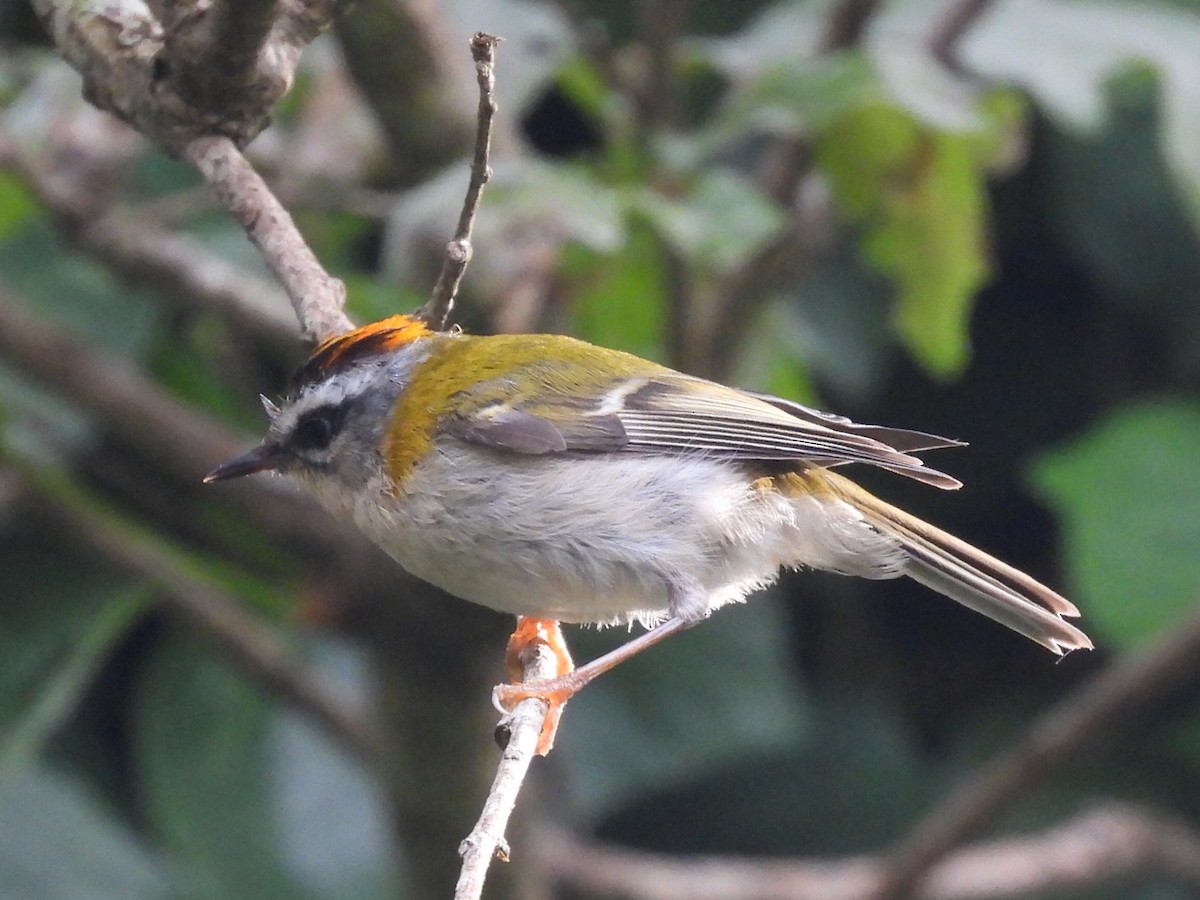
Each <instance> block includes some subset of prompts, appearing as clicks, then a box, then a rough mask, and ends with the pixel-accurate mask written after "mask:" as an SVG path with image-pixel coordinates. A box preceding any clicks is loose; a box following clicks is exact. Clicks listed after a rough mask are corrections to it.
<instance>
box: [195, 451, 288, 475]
mask: <svg viewBox="0 0 1200 900" xmlns="http://www.w3.org/2000/svg"><path fill="white" fill-rule="evenodd" d="M286 458H287V453H286V452H284V450H283V448H282V447H280V446H279V445H278V444H259V445H258V446H257V447H255V448H254V449H253V450H251V451H249V452H248V453H243V454H242V455H241V456H237V457H234V458H233V459H231V460H229V462H223V463H221V465H219V466H217V467H216V468H215V469H213V470H212V471H211V472H209V473H208V474H207V475H205V476H204V483H205V484H212V483H213V482H214V481H227V480H228V479H230V478H241V477H242V476H243V475H253V474H254V473H255V472H269V471H271V470H272V469H278V468H279V467H280V466H281V465H282V464H283V462H284V460H285V459H286Z"/></svg>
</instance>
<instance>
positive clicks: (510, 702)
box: [493, 616, 696, 756]
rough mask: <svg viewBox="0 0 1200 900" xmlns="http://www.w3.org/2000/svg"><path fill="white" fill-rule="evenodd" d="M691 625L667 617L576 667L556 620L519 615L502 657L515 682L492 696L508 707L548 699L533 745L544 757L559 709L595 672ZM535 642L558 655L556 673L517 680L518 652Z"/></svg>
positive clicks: (518, 671)
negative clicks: (533, 679)
mask: <svg viewBox="0 0 1200 900" xmlns="http://www.w3.org/2000/svg"><path fill="white" fill-rule="evenodd" d="M694 624H696V622H693V621H686V620H684V619H677V618H670V619H667V621H665V622H663V623H662V624H661V625H659V626H658V627H656V628H654V629H652V630H650V631H647V632H646V633H645V634H643V635H640V636H638V637H636V638H634V639H633V640H632V641H627V642H626V643H624V644H622V645H621V646H620V647H617V648H616V649H615V650H611V651H609V652H608V653H605V654H604V655H603V656H600V657H597V658H596V659H594V660H592V661H591V662H590V663H587V664H586V665H584V666H581V667H580V668H578V669H576V668H575V666H574V663H572V662H571V655H570V653H568V652H567V645H566V642H565V641H564V640H563V636H562V631H561V630H560V629H559V627H558V622H556V621H554V620H553V619H535V618H531V617H528V616H525V617H522V618H520V619H518V621H517V630H516V631H514V632H513V635H512V637H511V638H509V640H508V652H507V654H506V656H505V661H506V662H507V664H508V671H509V673H510V674H511V676H512V678H513V681H514V682H516V683H514V684H500V685H497V686H496V690H495V692H494V693H493V697H494V698H495V701H496V703H497V704H498V705H499V706H500V707H501V708H503V709H512V708H513V706H515V705H516V704H517V703H520V702H521V701H522V700H527V699H528V698H530V697H539V698H541V699H543V700H546V701H548V702H549V704H550V711H549V712H548V713H547V714H546V724H545V725H544V726H543V727H542V733H541V736H540V737H539V738H538V746H537V752H538V755H540V756H545V755H546V754H547V753H549V752H550V749H551V748H552V747H553V746H554V736H555V734H556V733H557V731H558V722H559V719H561V718H562V710H563V707H564V706H566V705H567V701H568V700H570V699H571V698H572V697H574V696H575V695H576V694H577V693H579V691H581V690H582V689H583V688H584V687H586V686H587V685H588V684H590V683H591V682H592V681H593V680H594V679H595V678H596V677H597V676H598V675H603V674H604V673H605V672H607V671H608V670H609V669H612V668H615V667H616V666H618V665H620V664H621V663H623V662H625V660H627V659H629V658H631V657H633V656H636V655H637V654H639V653H641V652H642V651H643V650H645V649H647V648H649V647H653V646H654V645H655V644H657V643H658V642H659V641H661V640H663V639H664V638H667V637H670V636H671V635H673V634H675V633H676V632H679V631H683V630H684V629H686V628H690V627H691V626H692V625H694ZM539 642H540V643H544V644H546V645H547V646H548V647H549V648H550V649H551V650H552V651H553V652H554V655H555V656H556V657H557V658H558V668H557V671H556V676H555V677H554V678H551V679H549V680H547V681H519V680H518V679H519V678H520V677H521V665H520V659H521V654H522V653H524V651H525V650H526V649H527V648H529V647H530V646H532V645H534V644H536V643H539Z"/></svg>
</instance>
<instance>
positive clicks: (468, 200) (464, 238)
mask: <svg viewBox="0 0 1200 900" xmlns="http://www.w3.org/2000/svg"><path fill="white" fill-rule="evenodd" d="M498 43H500V38H498V37H494V36H493V35H490V34H484V33H483V32H482V31H480V32H477V33H476V34H475V35H474V36H472V38H471V58H472V59H473V60H474V61H475V78H476V80H477V81H478V82H479V106H478V107H477V109H476V113H475V122H476V128H475V151H474V153H473V154H472V157H471V179H470V181H469V182H468V184H467V195H466V197H465V198H464V199H463V206H462V212H461V213H459V216H458V226H457V227H456V228H455V230H454V239H453V240H451V241H450V243H449V244H447V245H446V256H445V258H444V259H443V260H442V270H441V272H440V273H439V274H438V279H437V284H435V285H434V287H433V291H432V292H431V293H430V295H429V300H427V301H426V302H425V303H424V305H422V306H421V308H420V309H418V310H417V311H416V313H415V315H416V317H417V318H418V319H420V320H421V321H423V322H425V323H426V324H427V325H429V326H430V327H431V328H434V329H436V330H439V331H440V330H443V329H444V328H445V327H446V326H447V325H448V324H449V322H450V313H451V312H452V311H453V310H454V300H455V298H456V297H457V296H458V288H459V286H460V285H461V284H462V279H463V274H464V273H465V272H466V269H467V263H468V262H470V259H471V231H472V229H473V228H474V226H475V214H476V212H478V210H479V200H480V197H481V196H482V195H483V186H484V185H485V184H487V183H488V180H489V179H490V178H491V175H492V170H491V168H490V167H489V166H488V155H489V154H490V153H491V146H492V120H493V119H494V118H495V116H496V96H495V91H496V77H495V63H496V45H497V44H498Z"/></svg>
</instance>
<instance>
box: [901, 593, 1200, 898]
mask: <svg viewBox="0 0 1200 900" xmlns="http://www.w3.org/2000/svg"><path fill="white" fill-rule="evenodd" d="M1197 660H1200V615H1193V617H1192V618H1191V619H1190V620H1188V621H1187V622H1185V623H1183V624H1182V625H1181V626H1180V627H1178V628H1175V629H1172V630H1171V631H1170V633H1168V634H1167V635H1165V636H1164V637H1162V638H1160V639H1159V640H1157V641H1154V642H1152V643H1150V644H1147V645H1145V646H1143V647H1141V648H1140V649H1138V650H1135V651H1133V652H1132V653H1130V654H1128V655H1127V656H1123V657H1121V658H1120V659H1119V660H1118V661H1117V662H1116V664H1114V665H1113V666H1112V667H1111V668H1109V669H1107V670H1105V671H1103V672H1101V673H1100V674H1099V675H1097V676H1096V677H1095V678H1093V679H1092V680H1091V681H1090V682H1088V683H1087V684H1086V685H1084V687H1083V688H1082V689H1081V690H1079V691H1076V692H1074V693H1072V694H1071V695H1069V696H1067V697H1066V698H1064V699H1063V700H1062V701H1060V702H1059V703H1058V704H1056V705H1055V706H1054V707H1052V708H1051V709H1050V710H1049V711H1048V712H1046V713H1044V714H1043V715H1042V716H1041V717H1040V718H1039V719H1037V721H1035V722H1034V723H1033V725H1032V727H1030V729H1029V730H1028V731H1027V732H1026V733H1025V735H1024V737H1022V738H1021V739H1019V740H1018V741H1016V742H1015V743H1013V744H1012V745H1011V746H1009V747H1007V748H1006V749H1004V750H1003V751H1001V752H1000V753H999V754H998V755H997V756H996V757H995V758H993V759H992V760H991V762H989V763H987V764H986V765H985V766H984V767H983V768H982V769H981V770H980V771H979V772H977V773H976V774H975V776H974V777H972V778H971V779H970V780H968V781H967V782H966V783H965V784H963V785H961V786H960V787H959V788H958V789H957V790H955V791H954V792H952V793H951V794H950V796H948V797H947V798H946V799H945V800H944V801H942V802H941V803H940V804H939V805H938V806H937V807H935V808H934V809H933V810H932V811H931V812H930V813H929V814H928V815H926V816H925V818H924V819H923V820H922V821H920V822H918V823H917V825H916V826H915V827H914V828H913V829H912V830H911V831H910V832H909V833H908V835H907V836H905V837H904V838H903V839H902V840H901V841H900V842H899V843H898V844H897V845H896V846H895V848H894V849H893V850H892V852H891V854H890V861H889V862H888V864H887V870H886V878H885V880H884V883H883V885H882V888H881V889H880V891H879V893H878V897H880V898H883V897H888V898H891V897H901V896H904V895H905V894H906V893H907V892H909V891H910V890H911V889H912V888H913V886H914V885H916V884H918V883H919V882H920V881H921V880H922V879H923V878H924V876H925V875H926V873H927V872H928V871H929V869H930V868H931V867H932V866H933V865H934V864H935V863H936V862H937V861H938V860H940V859H942V858H943V857H944V856H946V855H947V854H948V853H950V852H951V851H952V850H953V849H954V848H955V847H957V846H958V845H959V844H961V843H962V842H963V841H965V840H968V839H969V838H970V837H971V836H972V835H974V834H975V833H977V832H978V831H979V830H980V829H981V828H982V827H983V826H984V825H986V824H987V823H988V822H990V821H992V820H994V819H995V817H996V816H997V815H998V814H999V813H1000V812H1001V811H1002V810H1003V809H1005V808H1006V807H1008V806H1009V805H1010V804H1011V803H1013V802H1014V801H1015V800H1017V799H1018V798H1020V797H1023V796H1026V795H1027V793H1028V791H1029V790H1030V788H1031V787H1033V786H1034V785H1036V784H1038V783H1039V782H1042V781H1045V780H1046V779H1047V778H1049V777H1050V776H1051V775H1052V774H1053V773H1054V772H1056V771H1057V770H1058V769H1059V768H1061V767H1062V766H1064V765H1066V764H1067V763H1069V762H1071V760H1072V759H1074V756H1075V754H1076V752H1078V751H1080V750H1082V749H1083V748H1085V747H1087V746H1088V745H1089V744H1091V743H1093V742H1094V741H1095V740H1096V738H1097V737H1098V736H1099V735H1101V734H1103V733H1105V732H1108V731H1113V730H1117V729H1119V728H1120V725H1121V723H1122V722H1123V721H1125V720H1126V719H1127V718H1128V717H1129V716H1131V715H1133V714H1135V713H1136V712H1137V711H1138V710H1139V709H1143V708H1145V707H1146V706H1147V705H1148V704H1150V703H1152V702H1153V701H1154V700H1155V699H1156V698H1158V697H1161V696H1163V695H1164V694H1165V693H1167V692H1168V691H1170V690H1171V688H1172V687H1173V686H1176V685H1178V684H1180V683H1181V682H1183V681H1184V680H1185V679H1186V678H1188V677H1192V676H1194V675H1195V673H1196V669H1197Z"/></svg>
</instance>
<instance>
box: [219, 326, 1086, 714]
mask: <svg viewBox="0 0 1200 900" xmlns="http://www.w3.org/2000/svg"><path fill="white" fill-rule="evenodd" d="M266 405H267V409H268V413H269V415H270V419H271V422H270V429H269V432H268V435H267V437H266V439H265V440H264V441H263V443H261V444H260V445H259V446H258V447H256V448H255V449H253V450H251V451H250V452H248V453H246V454H245V455H243V456H240V457H238V458H236V459H233V460H231V461H229V462H227V463H225V464H223V465H220V466H218V467H217V468H216V469H214V470H213V471H212V472H211V473H210V474H209V475H208V476H207V477H206V479H205V480H206V481H219V480H222V479H227V478H235V477H238V476H242V475H249V474H251V473H254V472H263V471H268V470H271V471H277V472H282V473H284V474H287V475H291V476H293V477H295V478H296V479H297V480H298V481H299V482H300V483H301V484H302V485H304V487H306V488H307V489H308V490H309V491H311V492H312V493H313V494H314V495H315V496H316V497H317V499H318V500H319V501H320V502H321V503H322V504H323V505H324V506H326V507H327V508H328V509H330V510H331V511H333V512H334V513H336V514H340V515H343V516H346V517H348V518H350V519H351V520H353V521H354V522H355V523H356V524H357V525H358V527H359V528H361V529H362V530H363V531H364V532H366V534H367V535H368V536H369V537H370V538H371V539H372V540H373V541H374V542H375V543H377V544H378V545H379V546H380V547H381V548H383V550H384V551H386V552H387V553H388V554H389V555H390V556H392V557H393V558H394V559H395V560H396V561H397V562H399V563H400V565H402V566H403V567H404V568H405V569H407V570H408V571H409V572H411V573H412V574H413V575H416V576H418V577H420V578H423V579H424V580H426V581H428V582H431V583H432V584H434V585H437V586H438V587H440V588H443V589H444V590H446V591H448V592H449V593H451V594H454V595H457V596H459V597H462V598H463V599H466V600H470V601H472V602H475V603H480V604H483V605H484V606H489V607H491V608H493V609H497V610H501V611H503V612H508V613H514V614H516V615H518V616H524V617H532V618H533V619H534V620H558V621H562V622H574V623H610V624H612V623H628V622H636V623H641V624H643V625H645V626H653V625H658V628H657V629H655V630H654V631H651V632H650V633H649V634H647V635H643V636H642V637H641V638H639V639H637V640H635V641H632V642H630V644H628V645H626V646H627V647H629V648H631V649H630V650H627V651H617V652H615V653H614V654H610V656H609V657H604V658H602V659H601V660H598V661H596V663H593V664H592V665H589V666H584V667H583V668H581V669H579V670H577V671H575V672H574V673H573V674H567V673H566V667H565V666H564V669H563V673H562V677H560V678H559V679H556V680H555V681H553V682H548V683H545V684H543V685H542V687H543V688H544V689H545V690H539V691H537V692H536V693H537V694H538V695H542V696H551V695H552V694H553V695H554V697H555V698H556V699H560V700H561V699H564V698H565V697H566V696H569V694H570V693H573V692H574V690H577V689H578V687H580V686H582V684H583V683H586V681H588V680H590V678H592V677H594V676H595V675H596V674H598V673H599V672H600V671H603V670H604V669H606V668H610V667H611V666H612V665H614V664H615V663H616V662H618V661H620V659H623V658H626V657H627V656H628V655H631V654H632V652H636V651H637V650H638V649H641V648H642V647H644V646H647V645H649V644H650V643H654V642H655V641H657V640H658V639H660V638H661V637H663V636H665V635H666V634H669V633H671V632H673V631H678V630H680V629H682V628H685V627H687V626H689V625H691V624H694V623H696V622H698V621H700V620H702V619H704V618H705V617H706V616H708V615H709V614H710V613H712V612H713V611H714V610H716V609H719V608H720V607H722V606H724V605H725V604H727V603H733V602H736V601H740V600H742V599H743V598H745V597H746V595H748V594H749V593H751V592H752V591H754V590H756V589H757V588H760V587H763V586H764V585H767V584H769V583H771V582H772V581H774V580H775V579H776V577H777V576H778V574H779V571H780V569H781V568H802V567H811V568H814V569H825V570H828V571H831V572H838V573H842V574H845V575H858V576H861V577H864V578H896V577H898V576H900V575H907V576H909V577H910V578H913V579H915V580H916V581H919V582H921V583H922V584H925V585H927V586H928V587H930V588H932V589H933V590H935V591H938V592H940V593H942V594H945V595H946V596H948V597H950V598H951V599H953V600H957V601H958V602H959V603H961V604H963V605H964V606H967V607H970V608H971V609H973V610H976V611H977V612H980V613H982V614H983V615H985V616H988V617H990V618H992V619H995V620H996V621H997V622H1000V623H1001V624H1003V625H1007V626H1008V627H1009V628H1011V629H1013V630H1014V631H1017V632H1019V633H1021V634H1023V635H1025V636H1026V637H1028V638H1030V639H1031V640H1033V641H1036V642H1037V643H1039V644H1041V645H1042V646H1044V647H1046V648H1048V649H1050V650H1052V651H1053V652H1055V653H1057V654H1064V653H1066V652H1067V651H1070V650H1075V649H1080V648H1090V647H1091V646H1092V643H1091V641H1090V640H1089V639H1088V637H1087V635H1085V634H1084V633H1083V632H1082V631H1080V630H1079V629H1078V628H1076V627H1075V626H1074V625H1072V624H1070V623H1069V622H1066V621H1064V617H1074V616H1078V615H1079V613H1078V610H1077V609H1076V608H1075V606H1074V605H1072V604H1071V603H1070V602H1069V601H1068V600H1066V599H1065V598H1064V597H1062V596H1060V595H1059V594H1057V593H1055V592H1054V591H1052V590H1050V589H1049V588H1048V587H1045V586H1044V585H1042V584H1040V583H1038V582H1037V581H1035V580H1034V579H1033V578H1031V577H1029V576H1028V575H1025V574H1024V573H1022V572H1020V571H1018V570H1016V569H1014V568H1012V567H1011V566H1008V565H1006V564H1004V563H1002V562H1000V561H999V560H997V559H994V558H993V557H991V556H989V555H988V554H986V553H984V552H982V551H981V550H977V549H976V548H974V547H972V546H970V545H969V544H967V543H965V542H963V541H961V540H959V539H957V538H955V537H953V536H951V535H949V534H947V533H945V532H943V531H941V530H939V529H937V528H934V527H933V526H932V525H929V524H927V523H926V522H923V521H921V520H920V519H917V518H916V517H914V516H911V515H909V514H908V513H906V512H904V511H902V510H900V509H897V508H896V507H894V506H891V505H889V504H887V503H885V502H883V501H882V500H880V499H878V498H877V497H875V496H873V495H872V494H870V493H868V492H867V491H865V490H863V489H862V488H860V487H858V486H857V485H856V484H855V483H854V482H852V481H851V480H850V479H849V478H847V477H845V476H844V475H842V474H840V472H839V471H837V470H838V469H840V468H841V467H842V466H844V465H845V464H847V463H866V464H869V465H874V466H878V467H880V468H883V469H887V470H888V471H891V472H895V473H897V474H899V475H904V476H907V477H909V478H914V479H917V480H918V481H922V482H925V483H926V484H931V485H933V486H935V487H939V488H947V489H949V488H957V487H959V486H960V484H959V482H958V481H956V480H955V479H953V478H951V477H950V476H949V475H946V474H943V473H942V472H939V471H937V470H935V469H931V468H929V467H928V466H926V465H924V463H922V461H921V460H920V459H918V458H917V457H916V456H914V455H913V454H914V453H916V452H918V451H921V450H929V449H932V448H937V447H952V446H958V445H959V442H958V441H954V440H949V439H946V438H941V437H937V436H935V435H931V434H924V433H921V432H917V431H907V430H903V429H898V428H885V427H880V426H874V425H859V424H856V423H854V422H851V421H850V420H849V419H846V418H842V417H840V416H834V415H830V414H828V413H824V412H819V411H817V410H814V409H810V408H808V407H805V406H801V405H800V404H798V403H794V402H792V401H789V400H783V399H780V398H778V397H773V396H769V395H766V394H758V393H753V392H750V391H743V390H737V389H734V388H730V387H724V386H722V385H720V384H716V383H713V382H711V381H706V380H704V379H702V378H695V377H692V376H689V375H684V374H681V373H679V372H676V371H673V370H671V369H668V368H665V367H663V366H660V365H657V364H655V363H652V362H648V361H647V360H644V359H639V358H638V357H636V356H631V355H629V354H627V353H621V352H618V351H615V350H608V349H604V348H602V347H596V346H593V345H591V344H587V343H584V342H582V341H578V340H575V339H573V338H569V337H564V336H558V335H524V334H522V335H495V336H491V337H477V336H471V335H467V334H462V333H460V332H457V331H451V332H433V331H430V330H429V329H428V328H427V327H426V326H425V325H424V324H422V323H421V322H420V321H418V320H416V319H414V318H410V317H408V316H393V317H391V318H389V319H385V320H383V321H381V322H376V323H374V324H371V325H367V326H365V327H362V328H359V329H357V330H355V331H351V332H349V333H347V334H343V335H340V336H338V337H334V338H332V339H330V340H328V341H326V342H325V343H323V344H321V345H320V346H319V347H318V348H317V349H316V351H315V352H314V353H313V354H312V356H311V357H310V358H309V360H308V361H307V362H306V363H305V364H304V366H303V367H302V368H301V369H300V370H299V372H298V373H297V374H296V376H295V378H294V380H293V381H292V384H291V387H290V389H289V391H288V394H287V397H286V399H285V400H284V401H283V403H282V405H280V406H278V407H276V406H275V405H274V404H271V403H267V404H266ZM554 691H558V693H554ZM510 699H511V697H510Z"/></svg>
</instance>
